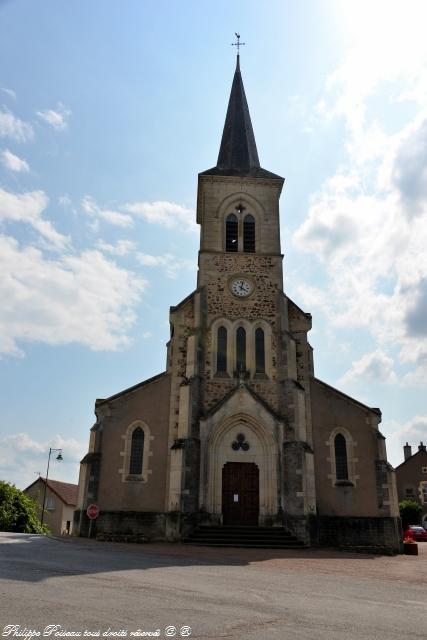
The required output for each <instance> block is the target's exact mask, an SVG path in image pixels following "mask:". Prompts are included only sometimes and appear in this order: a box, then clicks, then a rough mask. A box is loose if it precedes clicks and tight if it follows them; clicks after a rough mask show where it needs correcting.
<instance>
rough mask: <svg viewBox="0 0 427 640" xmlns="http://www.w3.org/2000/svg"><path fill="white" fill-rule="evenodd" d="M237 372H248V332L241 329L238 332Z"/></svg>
mask: <svg viewBox="0 0 427 640" xmlns="http://www.w3.org/2000/svg"><path fill="white" fill-rule="evenodd" d="M236 371H237V374H239V373H243V371H246V331H245V330H244V328H243V327H239V328H238V329H237V331H236Z"/></svg>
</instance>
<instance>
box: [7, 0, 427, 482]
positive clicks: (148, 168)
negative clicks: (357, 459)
mask: <svg viewBox="0 0 427 640" xmlns="http://www.w3.org/2000/svg"><path fill="white" fill-rule="evenodd" d="M426 14H427V9H426V6H425V3H423V2H415V1H414V2H407V3H406V4H405V10H404V12H403V10H402V5H401V3H400V4H399V3H397V2H396V3H394V2H385V1H384V2H383V1H382V0H376V1H374V2H365V1H358V2H351V1H350V0H349V1H348V2H345V3H343V2H339V1H336V2H335V1H333V0H322V1H320V0H319V1H316V0H312V1H310V2H309V1H308V0H307V1H302V2H298V1H297V0H293V1H286V2H285V1H281V2H275V1H273V0H272V1H269V2H268V3H264V4H262V5H261V4H260V3H259V2H254V1H248V0H246V1H245V2H243V1H242V2H241V1H235V2H225V1H222V0H220V1H219V2H216V3H214V4H213V3H207V2H194V1H192V0H190V1H188V2H185V3H183V2H177V1H168V2H149V1H145V2H139V1H137V0H127V2H126V3H117V2H111V1H109V0H103V1H102V2H101V1H96V0H95V1H93V2H90V3H87V2H83V1H80V0H76V2H73V3H69V2H65V1H53V0H52V1H50V0H45V1H44V2H42V3H32V2H28V1H24V0H15V1H13V0H10V1H3V2H1V1H0V60H1V61H2V64H1V65H0V260H1V263H2V264H1V265H0V299H1V306H0V384H1V390H2V393H1V395H2V402H1V408H0V417H1V420H0V477H2V478H4V479H6V480H10V481H13V482H15V483H16V484H17V485H18V486H20V487H24V486H26V485H27V484H29V483H30V482H32V481H33V480H34V479H35V478H36V473H37V472H39V471H40V472H42V473H44V472H45V467H46V461H47V451H48V448H49V446H53V447H63V450H64V451H63V455H64V462H63V463H62V464H60V465H59V464H58V465H56V464H55V466H54V467H53V468H52V476H53V477H56V478H57V479H63V480H68V481H77V477H78V461H79V459H80V457H81V456H82V455H83V454H84V453H85V451H86V448H87V442H88V435H89V428H90V427H91V425H92V424H93V422H94V415H93V406H94V400H95V398H97V397H107V396H109V395H111V394H113V393H116V392H117V391H119V390H121V389H123V388H126V387H128V386H131V385H133V384H135V383H137V382H139V381H140V380H143V379H144V378H147V377H149V376H151V375H154V374H156V373H158V372H160V371H162V370H163V369H164V363H165V348H164V345H165V342H166V341H167V339H168V333H169V327H168V309H169V306H170V305H174V304H177V303H178V302H179V301H180V300H181V299H182V298H184V297H185V296H186V295H188V293H190V292H191V291H192V290H193V289H194V287H195V282H196V265H197V249H198V229H197V226H196V224H195V203H196V186H197V173H198V172H200V171H204V170H206V169H208V168H210V167H211V166H214V165H215V163H216V158H217V154H218V149H219V143H220V137H221V132H222V126H223V123H224V118H225V112H226V106H227V101H228V96H229V91H230V87H231V81H232V76H233V71H234V64H235V51H234V48H233V47H231V46H230V44H231V42H232V41H233V40H234V32H235V31H236V30H237V31H239V32H240V33H241V35H242V41H244V42H246V45H245V46H244V47H243V48H242V60H241V67H242V73H243V78H244V82H245V88H246V94H247V97H248V101H249V107H250V111H251V116H252V122H253V126H254V131H255V137H256V140H257V146H258V152H259V156H260V160H261V164H262V166H264V167H265V168H266V169H268V170H270V171H273V172H275V173H278V174H280V175H282V176H284V177H285V178H286V183H285V188H284V191H283V195H282V198H281V220H282V248H283V252H284V254H285V262H284V274H285V276H284V278H285V291H286V292H287V293H288V295H290V297H291V298H293V299H294V300H295V302H296V303H297V304H298V305H299V306H301V307H302V308H303V309H304V310H306V311H309V312H311V313H312V314H313V330H312V332H311V334H310V340H311V343H312V345H313V347H314V349H315V371H316V375H317V376H318V377H319V378H321V379H322V380H325V381H326V382H328V383H329V384H332V385H334V386H337V387H338V388H340V389H342V390H343V391H344V392H346V393H348V394H350V395H353V396H354V397H356V398H358V399H360V400H361V401H363V402H366V403H367V404H368V405H370V406H379V407H381V409H382V412H383V423H382V425H381V429H382V431H383V433H384V434H385V435H386V436H387V446H388V451H389V459H390V460H391V462H392V463H393V464H395V465H396V464H399V462H400V461H401V459H402V455H401V446H402V445H403V444H404V442H406V440H408V441H409V442H410V443H412V445H416V444H417V443H418V442H419V440H421V439H424V441H425V440H426V439H427V408H426V403H425V396H426V389H425V380H426V374H427V253H426V251H425V247H426V245H427V109H426V105H427V64H426V63H427V42H426V39H425V34H424V25H425V22H426V18H427V15H426Z"/></svg>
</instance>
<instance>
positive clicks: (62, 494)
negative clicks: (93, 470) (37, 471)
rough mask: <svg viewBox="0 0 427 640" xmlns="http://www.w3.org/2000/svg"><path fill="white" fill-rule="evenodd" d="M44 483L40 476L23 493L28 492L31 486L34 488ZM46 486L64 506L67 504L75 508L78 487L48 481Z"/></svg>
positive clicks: (57, 481)
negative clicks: (39, 483)
mask: <svg viewBox="0 0 427 640" xmlns="http://www.w3.org/2000/svg"><path fill="white" fill-rule="evenodd" d="M39 481H40V482H42V483H43V484H45V483H46V479H45V478H42V476H40V477H39V478H37V480H35V481H34V482H32V483H31V484H30V485H29V486H28V487H27V488H26V489H24V491H28V489H30V488H31V487H32V486H34V485H35V484H36V483H37V482H39ZM47 486H48V487H49V489H50V490H51V491H53V493H55V494H56V495H57V496H58V498H59V499H60V500H62V502H64V504H68V505H70V506H72V507H75V506H76V504H77V491H78V485H77V484H71V483H70V482H60V481H59V480H50V479H49V480H48V481H47Z"/></svg>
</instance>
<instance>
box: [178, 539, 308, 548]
mask: <svg viewBox="0 0 427 640" xmlns="http://www.w3.org/2000/svg"><path fill="white" fill-rule="evenodd" d="M183 542H184V544H191V545H194V546H196V547H232V548H237V549H305V548H306V545H304V544H303V543H302V542H298V543H294V544H287V543H282V544H279V543H275V542H271V543H263V542H258V543H248V542H230V541H225V542H222V541H218V540H215V541H206V540H203V541H200V540H193V539H190V538H184V540H183Z"/></svg>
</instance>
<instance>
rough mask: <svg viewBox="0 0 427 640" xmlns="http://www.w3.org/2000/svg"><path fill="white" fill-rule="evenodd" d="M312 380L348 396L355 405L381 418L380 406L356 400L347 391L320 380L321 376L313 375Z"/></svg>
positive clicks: (338, 393)
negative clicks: (370, 405)
mask: <svg viewBox="0 0 427 640" xmlns="http://www.w3.org/2000/svg"><path fill="white" fill-rule="evenodd" d="M311 380H312V381H313V383H315V384H318V385H319V386H321V387H325V388H326V389H328V390H329V391H333V392H334V393H336V394H337V395H338V396H342V397H343V398H346V399H347V400H350V401H351V402H352V403H353V404H355V405H357V406H359V407H362V408H363V409H367V410H368V411H371V412H372V413H375V414H376V415H377V416H379V417H380V418H381V409H378V407H368V405H367V404H363V402H360V401H359V400H356V399H355V398H352V397H351V396H348V395H347V394H346V393H344V392H343V391H340V390H339V389H336V388H335V387H331V385H330V384H327V383H326V382H323V380H319V378H315V377H314V376H313V377H312V378H311Z"/></svg>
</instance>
